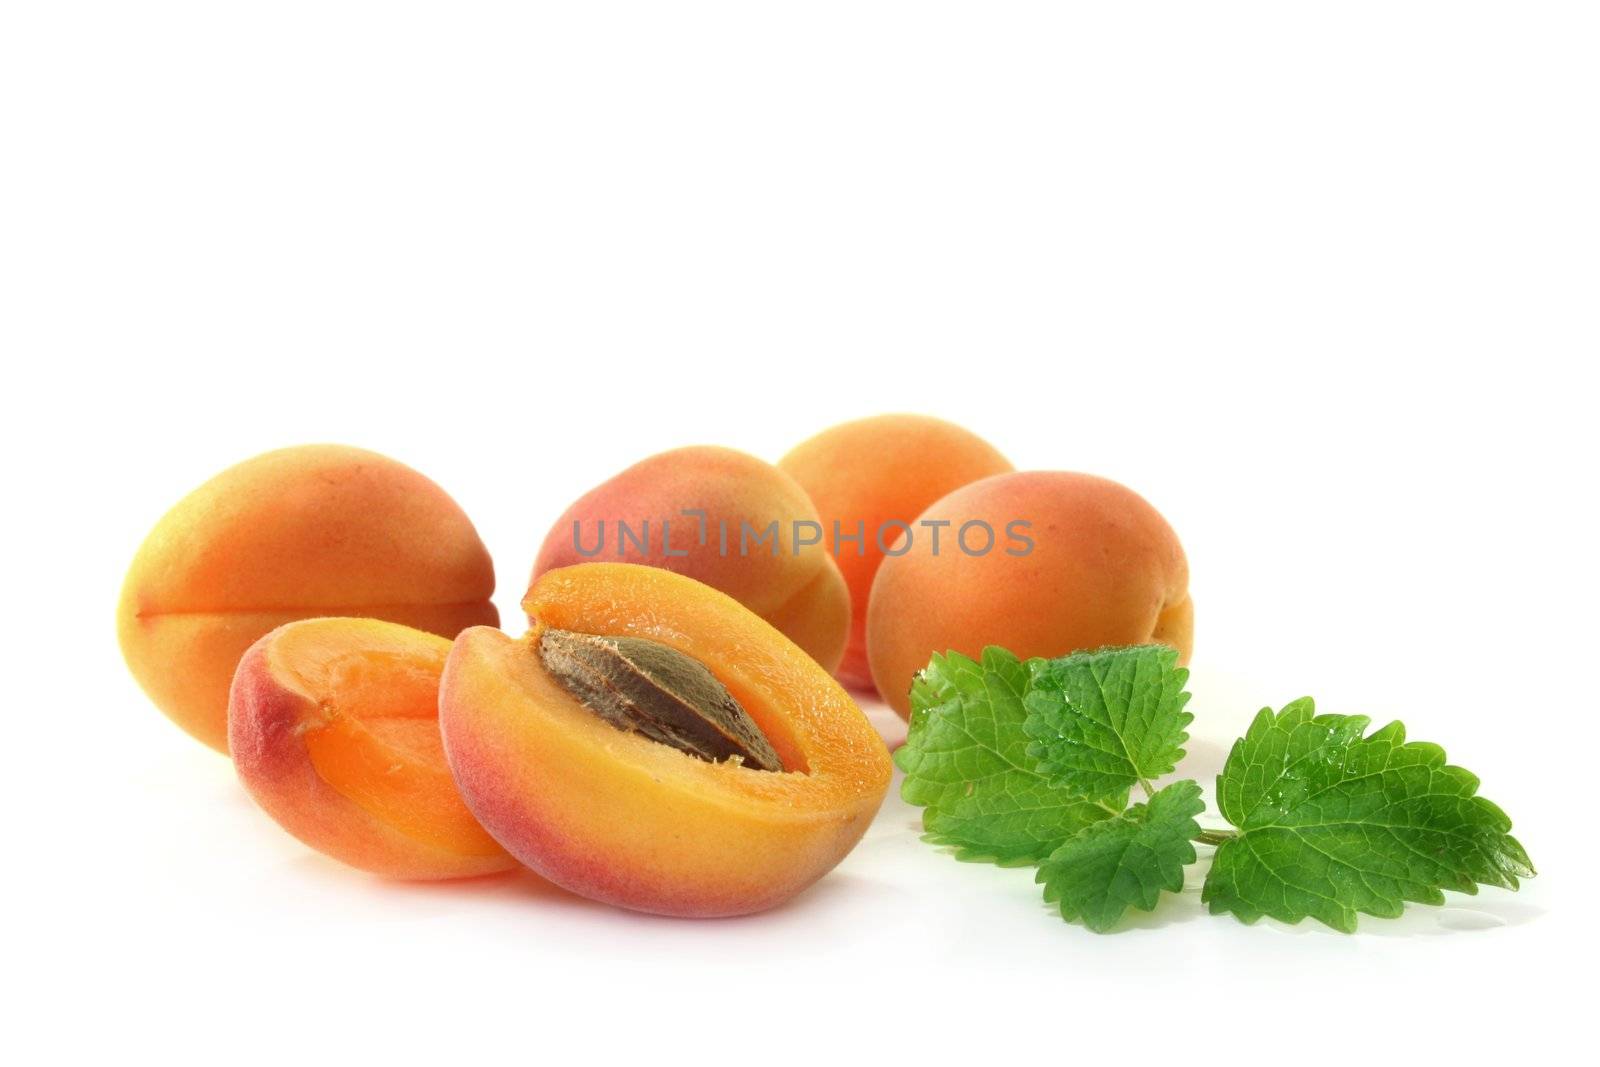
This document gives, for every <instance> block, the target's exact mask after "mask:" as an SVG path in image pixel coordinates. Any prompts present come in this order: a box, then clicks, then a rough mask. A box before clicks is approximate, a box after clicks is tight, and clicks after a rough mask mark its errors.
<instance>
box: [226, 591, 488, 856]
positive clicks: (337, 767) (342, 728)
mask: <svg viewBox="0 0 1600 1067" xmlns="http://www.w3.org/2000/svg"><path fill="white" fill-rule="evenodd" d="M449 652H450V642H449V641H447V640H445V639H444V638H442V637H437V636H435V635H433V634H428V633H423V632H421V631H419V630H413V629H411V628H409V627H406V626H401V625H398V624H396V623H391V622H384V621H380V620H376V619H353V618H328V619H306V620H301V621H297V622H292V623H289V624H287V625H285V626H282V627H279V628H278V629H276V630H274V631H272V632H271V633H269V634H267V635H266V636H265V637H263V638H261V639H260V640H259V641H257V642H256V643H255V644H254V645H252V646H251V648H250V649H249V650H248V651H247V652H246V653H245V655H244V658H243V659H242V660H241V661H240V664H239V670H238V673H237V675H236V676H235V678H234V683H233V689H232V695H231V701H230V707H229V742H230V747H231V748H232V751H233V756H234V766H235V767H236V768H237V770H238V772H239V778H240V780H241V781H242V782H243V783H244V785H245V788H246V789H247V790H248V791H249V792H250V794H251V796H253V797H254V798H255V799H256V801H257V803H259V804H260V805H261V807H262V808H263V809H265V810H266V812H267V813H268V814H269V815H271V816H272V817H273V818H274V819H276V820H277V821H278V823H279V824H281V825H282V826H283V827H284V829H286V830H288V831H289V832H290V833H292V834H293V835H294V836H295V837H298V838H299V839H300V840H301V841H303V842H305V843H306V844H308V845H310V846H311V847H312V848H315V849H317V850H318V851H320V852H324V853H326V854H328V855H330V856H332V857H334V858H335V859H338V860H341V861H343V862H345V863H347V864H349V865H350V866H352V867H359V868H361V869H362V870H367V871H372V872H374V873H376V874H382V875H386V876H389V877H393V878H409V879H438V878H460V877H467V876H471V875H479V874H488V873H490V872H493V871H502V870H507V869H509V868H511V867H514V866H515V865H516V864H515V861H514V860H512V859H511V857H510V856H508V855H507V854H506V853H505V851H504V850H503V849H501V848H500V846H499V845H497V844H496V843H495V841H494V839H493V838H491V837H490V836H489V835H488V833H486V832H485V831H484V829H483V827H482V826H480V825H479V824H478V822H477V820H475V819H474V818H473V817H472V813H471V812H470V811H469V810H468V809H467V806H466V804H465V803H464V802H463V801H462V799H461V795H460V793H459V792H458V791H457V790H456V786H455V781H454V779H453V778H452V777H451V774H450V769H449V767H448V765H447V764H446V762H445V756H444V745H443V742H442V741H441V739H440V736H439V711H438V708H439V677H440V674H441V673H442V672H443V670H444V664H445V659H446V657H447V656H448V655H449Z"/></svg>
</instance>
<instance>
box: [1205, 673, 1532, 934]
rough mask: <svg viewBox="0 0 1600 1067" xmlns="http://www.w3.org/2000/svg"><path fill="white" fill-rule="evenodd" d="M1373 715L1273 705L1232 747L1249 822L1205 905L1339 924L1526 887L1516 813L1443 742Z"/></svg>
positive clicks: (1224, 783) (1251, 916)
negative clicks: (1480, 891) (1451, 757)
mask: <svg viewBox="0 0 1600 1067" xmlns="http://www.w3.org/2000/svg"><path fill="white" fill-rule="evenodd" d="M1368 722H1369V720H1368V719H1367V718H1366V717H1365V716H1361V715H1317V714H1315V709H1314V708H1313V705H1312V702H1311V700H1310V699H1309V698H1305V699H1301V700H1297V701H1295V702H1294V703H1292V704H1290V705H1288V706H1287V707H1285V708H1284V709H1283V710H1282V711H1280V712H1278V713H1276V714H1274V713H1273V711H1272V709H1270V708H1265V709H1263V710H1262V711H1261V714H1259V715H1258V716H1256V720H1255V722H1254V723H1252V724H1251V726H1250V730H1249V732H1248V733H1246V734H1245V736H1244V737H1243V738H1241V739H1240V740H1239V741H1237V742H1236V743H1235V744H1234V746H1233V751H1232V752H1231V753H1230V754H1229V755H1228V762H1227V764H1226V765H1225V766H1224V767H1223V770H1222V774H1221V775H1220V776H1219V777H1218V778H1217V803H1218V806H1219V807H1220V808H1221V809H1222V814H1223V816H1224V817H1225V818H1227V820H1228V821H1229V822H1230V823H1232V824H1233V825H1234V826H1236V827H1238V829H1239V833H1238V836H1237V837H1235V838H1233V839H1232V840H1229V841H1227V842H1225V843H1223V844H1222V845H1220V846H1218V848H1217V852H1216V857H1215V858H1214V860H1213V862H1212V867H1211V873H1210V874H1209V875H1208V876H1207V878H1206V884H1205V889H1204V891H1203V893H1202V899H1203V900H1205V901H1206V902H1208V903H1209V904H1210V905H1211V911H1212V912H1213V913H1219V912H1225V911H1227V912H1232V913H1233V914H1234V915H1236V916H1238V917H1239V918H1240V919H1243V920H1244V921H1245V922H1254V921H1255V920H1256V919H1259V918H1260V917H1261V916H1263V915H1269V916H1271V917H1272V918H1274V919H1279V920H1281V921H1283V922H1287V923H1294V922H1299V921H1300V920H1301V919H1304V918H1307V917H1310V918H1313V919H1317V920H1319V921H1321V922H1324V923H1326V924H1327V925H1329V926H1331V927H1333V928H1334V929H1335V930H1342V931H1345V932H1350V931H1353V930H1355V928H1356V917H1357V915H1358V914H1360V913H1365V914H1367V915H1375V916H1380V917H1384V918H1393V917H1394V916H1397V915H1399V914H1400V912H1401V910H1402V908H1403V907H1404V906H1405V902H1406V901H1416V902H1419V903H1423V904H1442V903H1443V902H1444V894H1443V893H1442V892H1441V890H1444V889H1454V890H1458V891H1460V892H1463V893H1475V892H1477V887H1478V885H1479V884H1482V885H1495V886H1503V887H1505V888H1507V889H1515V888H1517V879H1518V878H1519V877H1522V878H1526V877H1530V876H1532V875H1533V873H1534V871H1533V866H1532V864H1531V863H1530V862H1529V860H1528V854H1527V853H1526V852H1524V851H1523V849H1522V846H1521V845H1520V844H1518V843H1517V840H1516V838H1514V837H1512V836H1511V835H1510V834H1509V833H1508V832H1507V831H1509V830H1510V829H1511V820H1510V819H1509V818H1507V817H1506V814H1505V813H1504V812H1503V811H1501V810H1500V809H1499V808H1497V807H1496V806H1495V805H1493V804H1491V803H1490V802H1489V801H1487V800H1485V799H1484V798H1482V797H1480V796H1478V795H1477V791H1478V779H1477V778H1476V777H1474V776H1473V775H1472V774H1470V773H1468V772H1467V771H1465V770H1462V769H1461V768H1460V767H1452V766H1449V765H1448V764H1446V763H1445V755H1444V750H1443V749H1441V748H1440V747H1439V746H1437V745H1430V744H1425V743H1422V742H1415V741H1413V742H1410V743H1407V742H1406V739H1405V737H1406V735H1405V727H1404V726H1402V725H1400V724H1399V723H1397V722H1396V723H1390V724H1389V725H1388V726H1385V727H1384V728H1383V729H1381V730H1379V731H1378V732H1376V733H1374V734H1372V735H1371V736H1370V737H1363V736H1362V734H1363V732H1364V731H1365V730H1366V728H1367V724H1368Z"/></svg>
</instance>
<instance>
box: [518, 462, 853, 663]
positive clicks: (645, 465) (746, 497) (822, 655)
mask: <svg viewBox="0 0 1600 1067" xmlns="http://www.w3.org/2000/svg"><path fill="white" fill-rule="evenodd" d="M823 533H824V528H823V526H822V523H821V521H820V520H819V519H818V517H817V511H816V508H815V507H813V506H812V503H811V500H810V498H809V497H807V496H806V493H805V490H804V489H802V488H800V486H799V485H798V484H797V483H796V482H795V480H794V479H793V478H791V477H789V476H788V475H787V474H785V473H783V472H782V471H780V470H779V469H778V468H777V467H774V466H773V465H772V464H770V463H765V462H763V461H761V460H759V459H757V458H755V457H754V456H750V455H746V454H745V453H743V452H737V451H734V450H733V449H731V448H717V447H713V446H708V445H697V446H691V447H688V448H678V449H674V450H672V451H670V452H662V453H660V454H658V455H654V456H651V457H650V458H648V459H645V460H641V461H640V462H638V463H635V464H634V465H633V466H631V467H629V468H628V469H627V470H625V471H623V472H622V473H620V474H618V475H616V476H615V477H613V478H611V479H609V480H608V481H606V482H604V483H602V484H601V485H599V486H597V487H596V488H594V489H592V490H590V491H589V492H587V493H585V494H584V495H583V496H582V497H580V498H579V499H578V500H577V501H576V502H575V503H574V504H573V505H572V506H571V507H569V508H568V509H567V510H566V513H565V514H563V515H562V516H561V518H559V519H558V520H556V524H555V525H554V526H553V527H552V528H551V529H550V532H549V534H548V535H546V537H545V539H544V544H543V546H542V547H541V548H540V550H539V557H538V560H537V562H535V564H534V568H533V579H534V580H535V581H537V580H538V578H539V577H540V576H541V575H543V574H545V573H546V572H548V571H551V570H554V569H556V568H558V567H570V566H572V565H574V564H578V563H590V562H611V563H636V564H644V565H648V566H652V567H660V568H662V569H664V570H669V571H673V572H675V573H677V574H682V575H686V576H687V577H690V578H693V579H695V580H696V581H699V582H704V583H705V584H706V585H709V586H711V587H712V588H714V589H720V590H721V591H722V592H724V593H727V594H728V595H729V596H731V597H733V598H734V599H735V600H737V601H739V603H741V604H743V605H744V606H745V607H747V608H749V609H750V610H751V611H753V612H755V613H756V614H757V615H759V616H761V617H762V618H763V619H765V620H766V621H768V622H770V623H771V624H772V625H774V626H776V627H777V628H778V629H779V630H781V631H783V633H784V634H785V636H787V637H788V638H789V639H790V640H791V641H793V642H794V643H795V644H797V645H799V646H800V647H801V648H803V649H804V650H805V651H806V653H807V654H808V655H810V656H811V658H812V659H814V660H816V661H817V662H818V663H820V664H822V665H823V666H824V667H825V668H827V669H828V670H829V671H832V670H833V669H834V668H835V667H837V666H838V665H839V657H840V656H842V655H843V654H844V644H845V640H846V638H847V637H848V635H849V629H850V593H849V590H848V589H847V588H846V587H845V583H844V578H843V576H842V575H841V574H840V573H839V568H838V566H837V565H836V564H835V563H834V561H833V559H832V557H831V556H829V554H828V550H827V548H826V547H825V545H824V544H823Z"/></svg>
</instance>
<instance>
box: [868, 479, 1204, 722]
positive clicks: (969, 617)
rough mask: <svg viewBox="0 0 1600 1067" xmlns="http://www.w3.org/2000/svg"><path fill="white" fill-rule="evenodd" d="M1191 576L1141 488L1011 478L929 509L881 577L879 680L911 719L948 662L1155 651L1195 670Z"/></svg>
mask: <svg viewBox="0 0 1600 1067" xmlns="http://www.w3.org/2000/svg"><path fill="white" fill-rule="evenodd" d="M1188 585H1189V565H1188V562H1187V561H1186V559H1185V557H1184V554H1183V547H1182V546H1181V545H1180V544H1179V543H1178V538H1177V535H1176V534H1174V533H1173V531H1172V527H1170V526H1169V525H1167V522H1166V520H1165V519H1163V518H1162V517H1161V515H1160V514H1159V513H1158V512H1157V511H1156V509H1155V508H1153V507H1151V506H1150V505H1149V504H1148V503H1147V502H1146V501H1145V500H1144V498H1143V497H1141V496H1139V495H1138V494H1137V493H1135V492H1134V491H1133V490H1131V489H1128V488H1126V487H1125V486H1122V485H1119V484H1117V483H1116V482H1113V481H1109V480H1107V479H1105V478H1096V477H1094V476H1092V475H1088V474H1073V473H1068V472H1063V471H1025V472H1020V473H1016V474H1001V475H997V476H995V477H992V478H985V479H983V480H982V481H978V482H974V483H972V484H971V485H968V486H965V487H963V488H961V489H957V490H956V491H955V492H953V493H951V494H949V495H948V496H946V497H944V498H942V499H941V500H939V501H938V502H936V503H935V504H933V506H931V507H930V508H928V509H927V510H926V511H925V512H923V513H922V514H921V515H920V516H918V518H917V521H916V522H915V523H913V524H912V526H911V529H910V531H909V533H908V535H907V536H905V537H904V538H903V540H902V542H899V543H897V544H896V546H895V547H894V548H893V549H892V550H891V552H890V554H889V557H888V558H887V559H885V560H884V562H883V565H882V566H881V567H879V569H878V575H877V578H876V579H874V581H873V585H872V595H871V597H870V599H869V602H868V605H867V656H868V659H869V661H870V663H871V666H872V677H873V681H874V682H875V683H876V685H877V687H878V692H879V693H881V694H882V695H883V698H884V699H885V700H887V701H888V702H889V704H890V706H892V707H893V708H894V709H895V710H896V711H898V712H899V713H900V714H901V715H906V714H908V712H909V710H910V691H911V682H912V678H913V676H915V674H916V673H917V672H918V671H920V670H921V669H922V668H923V667H925V666H927V663H928V659H929V657H930V656H932V655H933V654H934V653H936V652H946V651H952V650H953V651H956V652H960V653H962V654H963V655H967V656H973V657H976V656H978V655H980V654H981V653H982V652H983V649H984V648H985V647H986V646H988V645H999V646H1001V647H1003V648H1006V649H1009V650H1010V651H1012V652H1014V653H1015V654H1017V655H1018V656H1021V657H1023V658H1029V657H1032V656H1061V655H1065V654H1066V653H1068V652H1074V651H1078V650H1080V649H1090V648H1099V647H1101V646H1105V645H1133V644H1143V643H1147V642H1155V643H1159V644H1167V645H1171V646H1173V647H1174V648H1176V649H1178V652H1179V655H1180V661H1182V662H1186V661H1187V660H1188V657H1189V653H1190V650H1191V648H1192V645H1193V640H1194V605H1193V602H1192V601H1191V600H1190V598H1189V591H1188Z"/></svg>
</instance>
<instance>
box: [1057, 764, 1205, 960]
mask: <svg viewBox="0 0 1600 1067" xmlns="http://www.w3.org/2000/svg"><path fill="white" fill-rule="evenodd" d="M1205 807H1206V806H1205V802H1204V801H1202V800H1201V799H1200V786H1199V785H1198V784H1196V783H1195V782H1192V781H1183V782H1174V783H1173V784H1172V785H1169V786H1167V787H1166V788H1165V789H1162V790H1160V791H1159V792H1157V793H1156V794H1155V796H1153V797H1151V798H1150V800H1149V802H1148V803H1145V804H1135V805H1134V806H1133V807H1131V808H1129V809H1128V810H1127V811H1125V812H1123V813H1122V814H1121V815H1118V816H1117V817H1116V818H1113V819H1106V820H1104V821H1101V822H1097V823H1094V824H1093V825H1091V826H1087V827H1085V828H1084V829H1082V830H1080V831H1078V833H1077V835H1076V836H1074V837H1073V838H1072V839H1071V840H1069V841H1068V842H1067V843H1066V844H1064V845H1062V846H1061V847H1060V848H1058V849H1056V850H1055V851H1054V852H1052V853H1051V854H1050V857H1049V858H1048V859H1046V860H1045V861H1044V863H1042V864H1041V865H1040V866H1039V875H1038V879H1037V880H1038V881H1039V882H1041V883H1043V885H1044V898H1045V900H1046V901H1048V902H1050V903H1052V904H1055V905H1056V906H1057V907H1059V908H1060V909H1061V917H1062V918H1064V919H1067V920H1068V921H1073V920H1078V921H1081V922H1082V923H1083V924H1084V925H1085V926H1087V927H1088V928H1089V929H1091V930H1094V931H1096V932H1097V933H1104V932H1106V931H1107V930H1110V929H1111V928H1112V927H1114V926H1115V925H1116V924H1117V922H1118V921H1119V920H1121V918H1122V916H1123V915H1124V914H1125V913H1126V912H1127V910H1128V909H1129V908H1138V909H1139V910H1140V911H1150V910H1152V909H1154V908H1155V906H1156V902H1157V901H1158V900H1159V899H1160V897H1161V893H1162V892H1163V891H1166V892H1169V893H1176V892H1177V891H1178V890H1180V889H1182V888H1183V872H1184V868H1185V867H1187V866H1188V865H1189V864H1191V863H1193V862H1194V861H1195V850H1194V845H1193V844H1192V842H1193V839H1194V837H1195V835H1197V834H1198V833H1200V824H1199V823H1197V822H1195V819H1194V817H1195V816H1196V815H1198V814H1200V813H1201V812H1202V811H1204V810H1205Z"/></svg>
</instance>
